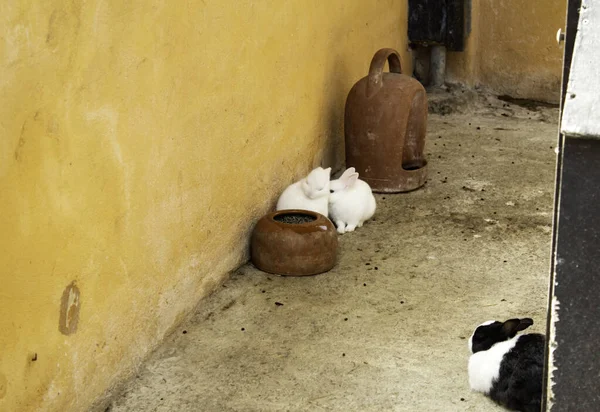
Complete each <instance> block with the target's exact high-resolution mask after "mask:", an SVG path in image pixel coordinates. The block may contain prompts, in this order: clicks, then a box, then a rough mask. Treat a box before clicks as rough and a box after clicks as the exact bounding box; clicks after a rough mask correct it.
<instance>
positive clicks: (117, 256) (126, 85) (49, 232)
mask: <svg viewBox="0 0 600 412" xmlns="http://www.w3.org/2000/svg"><path fill="white" fill-rule="evenodd" d="M405 33H406V2H405V0H379V1H362V0H327V1H323V0H286V1H280V0H270V1H267V0H265V1H254V0H219V1H209V0H190V1H185V2H183V1H167V0H133V1H122V0H89V1H85V2H81V1H70V0H48V1H38V0H12V1H4V2H0V137H1V138H0V196H1V202H0V229H1V231H2V237H1V238H0V239H1V240H0V251H1V254H0V285H1V286H0V330H1V331H2V333H0V411H10V412H16V411H19V412H23V411H61V412H63V411H83V410H85V409H86V408H87V407H88V406H89V404H90V403H91V402H92V401H94V400H95V399H96V398H97V397H99V396H100V395H101V394H102V393H104V391H105V390H106V389H107V387H109V386H110V385H111V384H113V383H115V382H117V381H118V380H119V379H122V378H123V377H125V376H126V374H127V373H129V372H130V371H131V370H132V368H133V367H135V365H137V364H138V363H139V362H140V360H141V359H142V358H143V357H144V356H145V355H146V354H147V353H148V351H150V350H151V349H152V348H153V347H155V346H156V345H157V343H158V342H159V341H160V340H161V339H162V338H163V337H164V336H165V334H166V333H168V332H169V331H170V330H172V328H173V327H174V325H176V324H177V323H178V322H179V321H180V320H181V319H182V317H183V316H184V315H185V314H187V313H189V312H190V311H191V310H192V309H193V307H194V306H195V305H196V304H197V302H198V301H199V299H200V298H202V297H203V296H205V295H206V294H207V293H209V292H210V291H212V290H214V289H215V287H216V286H217V285H218V284H219V283H220V282H221V281H222V280H223V279H224V278H225V277H226V275H227V273H228V271H230V270H232V269H234V268H235V267H236V266H238V265H239V264H241V263H242V262H243V261H245V260H246V259H247V257H248V253H247V247H248V237H249V233H250V230H251V228H252V226H253V223H254V222H255V221H256V220H257V219H258V218H259V217H260V216H261V215H262V214H264V213H265V212H267V211H268V210H269V209H270V208H271V207H272V205H273V202H274V201H275V200H276V197H277V195H278V193H279V192H280V190H281V189H282V188H283V187H284V186H286V185H287V184H289V183H291V182H292V180H293V179H295V178H297V177H299V176H300V175H302V174H304V173H306V172H307V171H308V170H309V169H311V168H312V167H313V166H316V165H318V164H321V163H323V164H327V165H335V166H339V165H340V163H341V161H342V147H343V145H342V141H343V140H342V121H343V106H344V101H345V97H346V94H347V92H348V91H349V89H350V87H351V86H352V84H353V83H354V82H355V81H356V80H358V79H359V78H360V77H362V76H363V75H364V74H366V72H367V70H368V66H369V62H370V59H371V57H372V55H373V53H374V52H375V51H376V50H377V49H379V48H381V47H394V48H397V49H398V50H399V51H400V52H401V53H402V55H403V57H404V65H405V66H407V68H408V69H409V70H410V61H409V55H408V52H407V51H406V35H405ZM72 282H74V284H75V285H76V287H77V288H78V289H79V291H80V296H79V300H78V301H77V300H76V299H75V295H72V296H71V301H68V299H69V296H68V294H67V296H66V298H67V301H68V302H67V305H66V307H67V308H68V309H69V308H70V309H71V310H74V311H76V310H77V309H79V322H78V324H77V330H76V332H75V333H73V334H71V335H64V334H63V333H61V332H60V331H59V320H60V306H61V298H62V295H63V292H64V291H65V289H66V288H67V287H68V286H69V285H70V284H72ZM74 313H75V312H71V313H70V314H71V315H72V314H74ZM69 319H70V318H69ZM71 325H72V323H71ZM36 354H37V355H36ZM34 359H35V360H34Z"/></svg>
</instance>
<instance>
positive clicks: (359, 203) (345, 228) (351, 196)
mask: <svg viewBox="0 0 600 412" xmlns="http://www.w3.org/2000/svg"><path fill="white" fill-rule="evenodd" d="M329 189H330V192H331V194H330V195H329V214H330V217H331V220H333V222H334V223H335V225H336V226H337V231H338V233H345V232H352V231H353V230H354V229H356V228H357V227H361V226H362V225H363V223H364V222H365V221H367V220H369V219H370V218H372V217H373V215H374V214H375V209H376V208H377V204H376V203H375V196H373V192H372V191H371V186H369V184H368V183H367V182H365V181H362V180H360V179H359V178H358V173H356V171H355V169H354V168H353V167H351V168H349V169H346V171H345V172H344V173H343V174H342V175H341V176H340V178H339V179H336V180H332V181H331V183H330V184H329Z"/></svg>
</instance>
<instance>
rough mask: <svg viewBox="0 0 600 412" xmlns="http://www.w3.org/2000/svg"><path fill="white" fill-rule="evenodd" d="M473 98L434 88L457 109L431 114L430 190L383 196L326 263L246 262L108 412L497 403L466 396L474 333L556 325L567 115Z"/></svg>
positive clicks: (444, 107)
mask: <svg viewBox="0 0 600 412" xmlns="http://www.w3.org/2000/svg"><path fill="white" fill-rule="evenodd" d="M438 97H439V96H438ZM454 97H457V96H456V95H454ZM475 100H476V103H472V102H470V100H469V98H465V97H459V98H458V99H455V100H453V101H449V100H448V99H446V97H444V96H442V97H441V98H437V99H436V96H433V95H432V111H434V112H438V113H448V112H453V113H450V114H447V115H441V114H432V115H430V118H429V125H428V142H427V150H426V151H427V153H428V154H429V155H428V159H429V162H430V163H429V165H430V171H429V173H430V178H429V181H428V183H427V184H426V186H425V187H424V188H422V189H420V190H418V191H415V192H413V193H408V194H401V195H384V196H383V195H378V196H377V200H378V211H377V213H376V216H375V219H374V220H373V221H371V222H369V223H368V224H366V225H365V226H364V227H363V228H362V229H358V230H357V231H356V232H354V233H349V234H345V235H343V236H341V237H340V249H341V250H340V258H339V263H338V265H337V266H336V267H335V268H334V269H333V270H332V271H331V272H329V273H326V274H323V275H319V276H315V277H306V278H284V277H278V276H272V275H268V274H265V273H262V272H260V271H258V270H256V269H255V268H253V267H252V266H251V265H247V266H244V267H242V268H240V269H239V270H238V271H237V272H236V273H234V274H232V276H231V278H230V280H228V281H227V282H226V283H225V284H224V285H223V287H222V289H221V290H220V291H219V292H218V293H215V294H214V295H213V296H211V297H210V298H208V299H207V300H205V301H204V302H203V303H202V304H201V305H200V308H199V310H198V312H197V313H196V314H194V315H193V317H192V318H191V319H190V320H189V321H187V322H186V323H185V324H184V325H182V326H181V327H180V328H179V331H178V332H177V333H176V334H174V335H173V336H171V338H169V339H167V341H166V342H165V343H164V345H163V346H162V347H161V348H159V350H157V351H156V353H155V354H154V355H153V356H152V357H151V358H150V359H149V360H148V361H147V362H146V364H145V365H143V367H142V368H141V370H140V371H139V374H138V376H137V379H134V380H132V381H131V382H129V383H128V384H127V385H126V387H125V389H124V390H123V392H122V393H121V394H120V395H117V396H115V398H114V399H113V401H112V404H111V406H110V407H109V409H108V410H110V411H112V412H134V411H135V412H138V411H161V412H162V411H164V412H167V411H169V412H171V411H173V412H174V411H178V412H186V411H215V412H216V411H364V412H366V411H413V412H414V411H444V412H449V411H482V412H483V411H485V412H489V411H495V410H501V409H500V408H499V407H497V406H495V405H494V404H493V403H492V402H490V401H489V400H487V399H486V398H485V397H484V396H482V395H480V394H476V393H471V392H470V390H469V386H468V379H467V371H466V365H467V360H468V356H469V353H468V349H467V339H468V337H469V335H470V334H471V332H472V330H473V328H474V327H475V326H476V325H478V324H479V323H481V322H483V321H485V320H488V319H494V318H495V319H507V318H509V317H513V316H528V317H532V318H533V319H534V321H535V322H536V325H534V328H532V330H536V331H544V330H545V318H546V296H547V281H548V279H547V278H548V264H549V253H550V235H551V216H552V195H553V184H554V162H555V153H554V150H553V149H554V147H555V143H556V138H557V125H556V118H557V116H558V110H557V109H551V108H550V109H549V108H534V109H533V110H528V109H526V108H522V107H519V106H517V105H515V104H509V103H507V102H504V101H499V100H497V99H495V98H492V97H481V96H479V97H477V98H476V99H475ZM456 110H458V112H457V111H456Z"/></svg>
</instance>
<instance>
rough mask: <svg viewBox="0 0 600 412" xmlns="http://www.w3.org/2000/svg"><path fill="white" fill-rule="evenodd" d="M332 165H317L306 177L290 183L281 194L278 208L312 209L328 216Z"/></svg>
mask: <svg viewBox="0 0 600 412" xmlns="http://www.w3.org/2000/svg"><path fill="white" fill-rule="evenodd" d="M330 173H331V167H328V168H327V169H323V168H322V167H317V168H316V169H314V170H313V171H311V172H310V173H309V174H308V176H306V177H305V178H304V179H302V180H300V181H298V182H296V183H292V184H291V185H289V186H288V187H287V188H286V189H285V190H284V191H283V193H282V194H281V196H279V200H278V201H277V210H283V209H303V210H312V211H313V212H317V213H320V214H322V215H323V216H325V217H327V214H328V206H329V205H328V198H329V179H330Z"/></svg>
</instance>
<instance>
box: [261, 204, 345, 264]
mask: <svg viewBox="0 0 600 412" xmlns="http://www.w3.org/2000/svg"><path fill="white" fill-rule="evenodd" d="M337 246H338V241H337V232H336V230H335V226H333V223H331V221H330V220H329V219H327V218H326V217H325V216H323V215H321V214H319V213H316V212H311V211H308V210H297V209H294V210H291V209H290V210H279V211H277V212H272V213H269V214H267V215H265V216H263V217H262V218H261V219H260V220H259V221H258V223H257V224H256V226H255V227H254V231H253V232H252V239H251V243H250V247H251V258H252V263H253V264H254V266H256V267H257V268H259V269H260V270H262V271H264V272H269V273H274V274H277V275H287V276H306V275H316V274H318V273H323V272H327V271H328V270H330V269H331V268H332V267H333V266H334V265H335V262H336V257H337Z"/></svg>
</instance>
